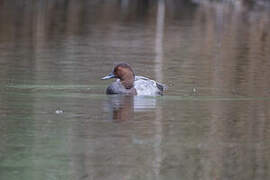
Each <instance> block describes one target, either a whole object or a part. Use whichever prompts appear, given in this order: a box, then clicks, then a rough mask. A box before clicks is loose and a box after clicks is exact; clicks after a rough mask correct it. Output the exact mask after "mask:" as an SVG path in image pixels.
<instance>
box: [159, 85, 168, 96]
mask: <svg viewBox="0 0 270 180" xmlns="http://www.w3.org/2000/svg"><path fill="white" fill-rule="evenodd" d="M157 88H158V89H159V91H160V92H159V94H160V95H163V92H164V91H165V90H167V86H166V85H165V84H161V83H158V82H157Z"/></svg>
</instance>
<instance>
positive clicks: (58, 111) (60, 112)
mask: <svg viewBox="0 0 270 180" xmlns="http://www.w3.org/2000/svg"><path fill="white" fill-rule="evenodd" d="M55 113H56V114H63V113H64V111H63V110H60V109H57V110H56V111H55Z"/></svg>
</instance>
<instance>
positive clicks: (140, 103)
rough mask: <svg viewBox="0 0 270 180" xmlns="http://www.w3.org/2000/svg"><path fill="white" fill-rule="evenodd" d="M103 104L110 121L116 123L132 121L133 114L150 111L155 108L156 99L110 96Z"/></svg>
mask: <svg viewBox="0 0 270 180" xmlns="http://www.w3.org/2000/svg"><path fill="white" fill-rule="evenodd" d="M107 102H108V103H107V104H105V106H104V107H105V109H106V111H108V112H110V116H111V119H112V120H115V121H117V122H121V121H127V120H130V119H133V116H134V113H135V112H145V111H152V110H154V109H155V108H156V99H155V98H150V97H140V96H129V95H119V94H118V95H110V96H108V101H107Z"/></svg>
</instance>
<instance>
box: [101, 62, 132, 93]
mask: <svg viewBox="0 0 270 180" xmlns="http://www.w3.org/2000/svg"><path fill="white" fill-rule="evenodd" d="M110 78H118V79H120V82H121V83H122V85H123V86H124V87H125V88H126V89H131V88H133V85H134V80H135V73H134V71H133V70H132V68H131V67H130V66H129V65H128V64H126V63H120V64H117V65H116V66H115V67H114V68H113V71H112V72H111V73H110V74H108V75H107V76H105V77H103V78H102V79H110Z"/></svg>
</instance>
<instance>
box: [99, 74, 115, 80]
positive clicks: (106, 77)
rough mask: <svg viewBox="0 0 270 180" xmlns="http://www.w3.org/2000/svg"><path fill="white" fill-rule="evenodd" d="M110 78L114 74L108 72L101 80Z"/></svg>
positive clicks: (113, 76)
mask: <svg viewBox="0 0 270 180" xmlns="http://www.w3.org/2000/svg"><path fill="white" fill-rule="evenodd" d="M111 78H115V75H114V74H113V73H110V74H108V75H107V76H105V77H103V78H101V79H102V80H105V79H111Z"/></svg>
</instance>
